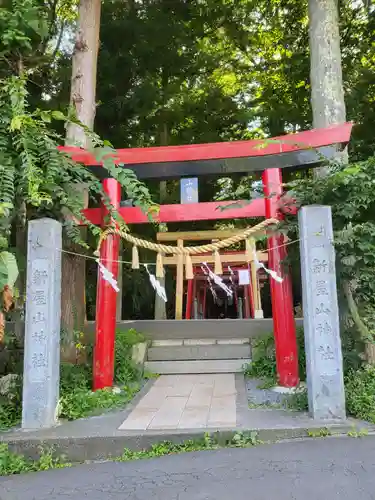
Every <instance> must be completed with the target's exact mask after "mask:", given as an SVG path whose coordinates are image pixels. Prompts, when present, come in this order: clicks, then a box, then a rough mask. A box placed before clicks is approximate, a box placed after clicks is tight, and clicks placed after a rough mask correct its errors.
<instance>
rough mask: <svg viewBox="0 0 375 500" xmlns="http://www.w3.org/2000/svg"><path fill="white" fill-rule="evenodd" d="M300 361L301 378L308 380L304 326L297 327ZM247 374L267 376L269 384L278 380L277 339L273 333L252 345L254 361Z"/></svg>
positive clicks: (249, 375)
mask: <svg viewBox="0 0 375 500" xmlns="http://www.w3.org/2000/svg"><path fill="white" fill-rule="evenodd" d="M297 346H298V363H299V376H300V379H301V380H302V381H303V380H306V356H305V339H304V333H303V328H297ZM245 375H247V376H248V377H254V378H265V379H267V382H269V385H274V384H275V383H276V381H277V371H276V352H275V339H274V336H273V333H271V334H269V335H267V336H264V337H260V338H259V339H256V340H255V341H254V343H253V346H252V362H251V363H250V364H249V366H248V367H247V368H246V370H245Z"/></svg>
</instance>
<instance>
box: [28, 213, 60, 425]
mask: <svg viewBox="0 0 375 500" xmlns="http://www.w3.org/2000/svg"><path fill="white" fill-rule="evenodd" d="M61 246H62V228H61V224H60V223H59V222H57V221H55V220H52V219H40V220H35V221H31V222H29V228H28V244H27V282H26V320H25V349H24V372H23V400H22V428H23V429H42V428H48V427H51V426H53V425H55V424H56V422H57V410H58V402H59V379H60V322H61Z"/></svg>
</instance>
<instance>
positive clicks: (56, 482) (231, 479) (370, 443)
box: [0, 436, 375, 500]
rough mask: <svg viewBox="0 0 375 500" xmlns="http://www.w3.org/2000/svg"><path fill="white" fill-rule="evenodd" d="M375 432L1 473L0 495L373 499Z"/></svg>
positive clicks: (77, 499)
mask: <svg viewBox="0 0 375 500" xmlns="http://www.w3.org/2000/svg"><path fill="white" fill-rule="evenodd" d="M374 491H375V438H374V437H371V436H368V437H365V438H357V439H353V438H349V437H343V438H326V439H310V440H305V441H294V442H286V443H278V444H273V445H269V446H255V447H252V448H245V449H237V448H234V449H233V448H231V449H220V450H213V451H204V452H193V453H184V454H181V455H173V456H164V457H160V458H154V459H149V460H133V461H130V462H125V463H124V462H105V463H91V464H85V465H79V466H76V467H72V468H68V469H56V470H52V471H45V472H37V473H30V474H26V475H21V476H11V477H5V478H0V498H1V500H63V499H69V500H81V499H82V498H86V497H87V498H90V499H91V500H119V499H121V500H125V499H131V500H151V499H155V500H159V499H160V500H228V499H229V498H233V496H235V498H236V500H249V498H251V499H252V500H271V499H275V498H277V499H278V500H290V499H294V500H322V499H331V498H340V499H341V500H353V499H356V500H370V499H373V498H374Z"/></svg>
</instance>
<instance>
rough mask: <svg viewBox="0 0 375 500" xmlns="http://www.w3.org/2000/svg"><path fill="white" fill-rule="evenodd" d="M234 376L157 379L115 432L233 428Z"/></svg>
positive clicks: (169, 376)
mask: <svg viewBox="0 0 375 500" xmlns="http://www.w3.org/2000/svg"><path fill="white" fill-rule="evenodd" d="M236 397H237V390H236V383H235V375H234V374H232V373H225V374H222V373H220V374H203V375H161V376H160V377H159V378H158V379H157V380H156V381H155V384H154V385H153V386H152V387H151V388H150V390H149V391H148V392H147V394H145V395H144V396H143V398H142V399H141V400H140V401H139V402H138V404H137V405H136V406H135V408H134V409H133V410H132V411H131V412H130V414H129V415H128V416H127V418H126V419H125V420H124V422H123V423H122V424H121V425H120V427H119V430H123V431H130V430H132V431H134V430H139V431H142V430H143V431H145V430H164V429H204V428H232V427H236V424H237V415H236Z"/></svg>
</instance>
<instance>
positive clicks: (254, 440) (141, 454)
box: [0, 431, 262, 476]
mask: <svg viewBox="0 0 375 500" xmlns="http://www.w3.org/2000/svg"><path fill="white" fill-rule="evenodd" d="M259 444H262V442H261V441H259V439H258V433H257V432H256V431H250V432H237V433H236V434H234V435H233V436H232V437H231V438H229V439H220V438H219V437H218V436H216V435H213V436H211V435H210V434H206V435H205V436H204V438H203V439H196V440H192V439H191V440H188V441H184V442H182V443H172V442H170V441H163V442H161V443H157V444H154V445H152V446H151V448H149V449H145V450H141V451H133V450H130V449H128V448H125V449H124V452H123V454H122V455H121V456H120V457H115V458H113V460H114V461H116V462H119V461H121V462H128V461H130V460H143V459H149V458H157V457H163V456H166V455H175V454H178V453H188V452H193V451H204V450H216V449H218V448H224V447H228V448H248V447H251V446H256V445H259ZM70 466H71V464H70V463H67V462H66V461H65V460H64V457H57V458H56V457H55V455H54V452H53V450H43V449H41V454H40V457H39V459H38V460H37V461H32V460H29V459H27V458H25V457H24V456H23V455H19V454H17V453H13V452H12V451H10V450H9V448H8V445H7V444H5V443H3V444H1V443H0V476H6V475H11V474H22V473H25V472H34V471H42V470H49V469H56V468H63V467H70Z"/></svg>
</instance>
